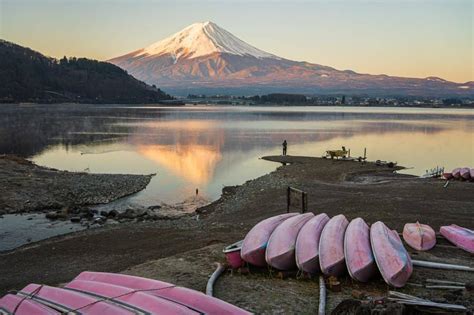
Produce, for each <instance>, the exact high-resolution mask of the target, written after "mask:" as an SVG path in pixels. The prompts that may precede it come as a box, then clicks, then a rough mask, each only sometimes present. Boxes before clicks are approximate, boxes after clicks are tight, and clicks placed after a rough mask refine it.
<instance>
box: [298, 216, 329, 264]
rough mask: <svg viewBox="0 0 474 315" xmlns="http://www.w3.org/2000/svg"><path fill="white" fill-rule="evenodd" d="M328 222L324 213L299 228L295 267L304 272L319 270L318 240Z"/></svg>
mask: <svg viewBox="0 0 474 315" xmlns="http://www.w3.org/2000/svg"><path fill="white" fill-rule="evenodd" d="M328 221H329V217H328V215H327V214H326V213H321V214H318V215H317V216H315V217H314V218H311V219H310V220H309V221H308V222H306V223H305V225H303V227H302V228H301V230H300V232H299V234H298V237H297V238H296V249H295V256H296V265H297V266H298V268H299V269H300V270H302V271H304V272H308V273H317V272H319V271H320V269H319V239H320V237H321V232H322V231H323V228H324V226H325V225H326V223H327V222H328Z"/></svg>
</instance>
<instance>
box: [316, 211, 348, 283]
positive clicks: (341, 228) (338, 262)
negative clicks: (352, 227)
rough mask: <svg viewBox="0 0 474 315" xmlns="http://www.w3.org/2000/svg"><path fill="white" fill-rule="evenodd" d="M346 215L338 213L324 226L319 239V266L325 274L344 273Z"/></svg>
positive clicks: (337, 274)
mask: <svg viewBox="0 0 474 315" xmlns="http://www.w3.org/2000/svg"><path fill="white" fill-rule="evenodd" d="M348 224H349V221H347V219H346V217H345V216H344V215H342V214H339V215H337V216H335V217H333V218H331V219H330V220H329V222H328V223H326V225H325V226H324V229H323V231H322V233H321V238H320V240H319V266H320V267H321V271H322V272H323V273H324V274H325V275H330V276H339V275H341V274H343V273H344V270H345V269H346V264H345V260H344V233H345V232H346V228H347V225H348Z"/></svg>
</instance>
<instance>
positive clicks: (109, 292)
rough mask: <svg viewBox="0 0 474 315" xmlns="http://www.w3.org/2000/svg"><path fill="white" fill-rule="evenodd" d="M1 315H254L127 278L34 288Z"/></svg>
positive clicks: (83, 278) (98, 277)
mask: <svg viewBox="0 0 474 315" xmlns="http://www.w3.org/2000/svg"><path fill="white" fill-rule="evenodd" d="M0 314H17V315H32V314H34V315H46V314H48V315H51V314H54V315H56V314H97V315H108V314H114V315H122V314H124V315H129V314H170V315H171V314H250V313H248V312H247V311H245V310H242V309H240V308H238V307H236V306H234V305H232V304H229V303H227V302H224V301H222V300H219V299H216V298H213V297H211V296H208V295H205V294H203V293H201V292H198V291H194V290H191V289H187V288H183V287H178V286H175V285H173V284H170V283H166V282H162V281H158V280H152V279H146V278H141V277H134V276H129V275H122V274H113V273H102V272H83V273H81V274H79V275H78V276H77V277H76V278H75V279H74V280H72V281H71V282H69V283H68V284H67V285H66V286H64V288H57V287H50V286H46V285H38V284H29V285H27V286H26V287H24V288H23V289H22V290H21V291H19V292H18V293H17V294H7V295H5V296H4V297H3V298H1V299H0Z"/></svg>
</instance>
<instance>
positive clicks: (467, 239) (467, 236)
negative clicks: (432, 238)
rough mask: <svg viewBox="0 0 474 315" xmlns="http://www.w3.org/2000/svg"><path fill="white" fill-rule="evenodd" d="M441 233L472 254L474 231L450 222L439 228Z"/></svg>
mask: <svg viewBox="0 0 474 315" xmlns="http://www.w3.org/2000/svg"><path fill="white" fill-rule="evenodd" d="M439 232H440V233H441V235H443V236H444V237H445V238H446V239H447V240H448V241H450V242H451V243H453V244H454V245H456V246H457V247H459V248H462V249H464V250H465V251H468V252H469V253H471V254H474V231H473V230H469V229H467V228H464V227H461V226H458V225H456V224H451V225H447V226H442V227H441V228H440V229H439Z"/></svg>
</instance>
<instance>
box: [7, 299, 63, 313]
mask: <svg viewBox="0 0 474 315" xmlns="http://www.w3.org/2000/svg"><path fill="white" fill-rule="evenodd" d="M3 311H6V313H4V312H3ZM0 314H15V315H32V314H34V315H59V314H62V313H60V312H58V311H55V310H54V309H52V308H49V307H47V306H44V305H42V304H40V303H38V302H36V301H34V300H31V299H25V298H24V297H21V296H19V295H14V294H7V295H5V296H4V297H2V298H1V299H0Z"/></svg>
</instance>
